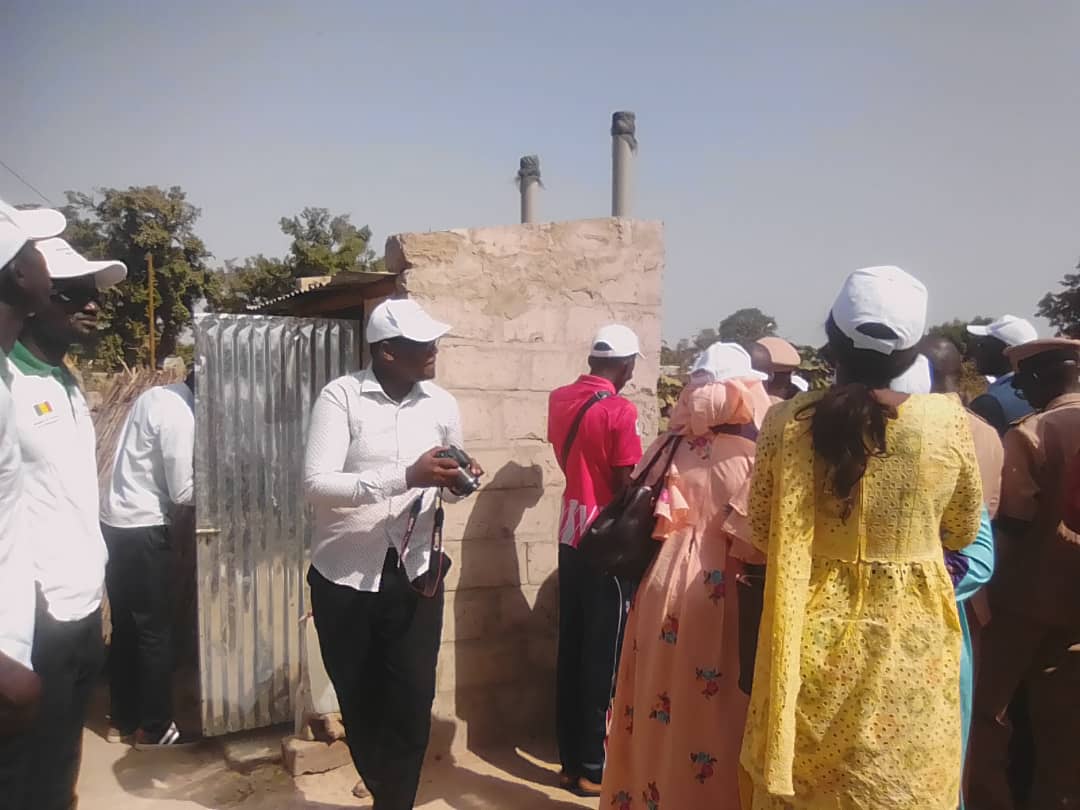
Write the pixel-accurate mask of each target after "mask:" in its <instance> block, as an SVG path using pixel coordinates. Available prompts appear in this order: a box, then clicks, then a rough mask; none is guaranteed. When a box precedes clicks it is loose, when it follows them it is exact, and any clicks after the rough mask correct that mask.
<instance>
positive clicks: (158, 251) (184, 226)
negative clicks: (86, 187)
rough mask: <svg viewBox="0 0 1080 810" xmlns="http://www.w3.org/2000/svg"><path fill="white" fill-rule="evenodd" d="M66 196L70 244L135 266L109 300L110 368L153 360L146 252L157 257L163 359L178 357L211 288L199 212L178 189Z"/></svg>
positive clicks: (101, 355)
mask: <svg viewBox="0 0 1080 810" xmlns="http://www.w3.org/2000/svg"><path fill="white" fill-rule="evenodd" d="M67 200H68V204H67V205H66V206H65V207H64V213H65V214H66V215H67V218H68V228H67V230H66V231H65V238H66V239H67V240H68V242H70V243H71V245H72V246H73V247H74V248H75V249H76V250H78V251H79V252H80V253H83V254H84V255H86V256H87V257H88V258H92V259H104V258H109V259H119V260H120V261H122V262H124V264H126V265H127V268H128V277H127V280H126V281H125V282H124V283H123V284H120V285H119V286H117V287H116V288H114V289H112V290H109V291H107V292H106V294H105V296H104V298H103V301H102V316H103V317H102V320H103V324H104V327H105V332H106V333H107V336H106V337H105V338H104V339H103V340H102V341H101V343H100V344H99V345H98V347H97V349H96V352H95V355H94V356H95V357H96V359H97V360H98V361H100V362H101V363H102V364H103V365H105V366H106V367H108V368H115V367H117V366H119V365H120V364H121V363H126V364H128V365H134V364H136V363H139V362H147V361H148V359H149V346H148V344H149V341H148V336H149V325H148V318H147V303H148V296H149V292H148V288H147V269H146V263H147V260H146V257H147V254H150V255H151V256H153V260H154V291H155V292H154V315H155V333H156V335H157V353H156V354H157V358H158V359H159V360H161V359H164V358H165V357H167V356H168V355H170V354H173V353H174V352H175V351H176V343H177V340H178V338H179V337H180V335H181V333H182V332H183V331H184V330H185V329H186V328H187V327H188V326H189V325H190V323H191V314H192V309H193V308H194V306H195V303H196V302H197V301H200V300H201V299H202V298H203V297H204V296H205V294H206V292H207V289H208V287H209V285H210V278H209V273H208V271H207V268H206V260H207V259H208V258H209V257H210V253H209V251H208V250H207V249H206V246H205V245H204V244H203V241H202V240H201V239H200V238H199V237H198V236H197V235H196V234H195V223H196V221H197V220H198V219H199V215H200V211H199V209H198V208H196V207H195V206H193V205H192V204H191V203H189V202H188V201H187V195H186V194H185V193H184V191H183V190H182V189H181V188H180V187H179V186H172V187H170V188H169V189H168V190H163V189H161V188H159V187H158V186H131V187H129V188H127V189H115V188H102V189H97V190H96V191H95V193H94V194H92V195H91V194H83V193H79V192H74V191H69V192H67Z"/></svg>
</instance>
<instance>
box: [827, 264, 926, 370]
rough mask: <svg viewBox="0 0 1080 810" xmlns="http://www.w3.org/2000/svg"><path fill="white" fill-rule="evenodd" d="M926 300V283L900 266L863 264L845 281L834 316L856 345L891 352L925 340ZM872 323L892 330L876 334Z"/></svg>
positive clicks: (835, 304)
mask: <svg viewBox="0 0 1080 810" xmlns="http://www.w3.org/2000/svg"><path fill="white" fill-rule="evenodd" d="M926 301H927V293H926V286H925V285H924V284H923V283H922V282H921V281H919V280H918V279H917V278H915V277H914V276H912V275H911V274H909V273H906V272H904V271H903V270H901V269H900V268H899V267H892V266H884V267H864V268H863V269H861V270H856V271H855V272H854V273H852V274H851V275H850V276H848V277H847V280H845V281H844V286H843V287H842V288H841V289H840V295H838V296H837V298H836V303H834V304H833V307H832V318H833V322H835V323H836V326H837V327H838V328H839V329H840V331H841V332H843V333H844V334H845V335H847V336H848V337H849V338H851V341H852V342H853V343H854V344H855V348H856V349H870V350H871V351H875V352H879V353H881V354H892V353H893V352H897V351H903V350H904V349H910V348H912V347H914V346H915V345H916V344H917V343H918V342H919V341H920V340H922V336H923V332H924V331H925V330H926ZM872 324H873V325H880V326H882V327H885V330H884V331H887V332H890V333H891V334H881V333H880V332H879V333H878V334H877V335H875V334H873V332H874V331H878V330H871V329H867V327H869V326H870V325H872Z"/></svg>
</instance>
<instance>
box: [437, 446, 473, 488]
mask: <svg viewBox="0 0 1080 810" xmlns="http://www.w3.org/2000/svg"><path fill="white" fill-rule="evenodd" d="M436 458H449V459H453V460H454V461H455V462H456V463H457V465H458V472H457V483H456V484H454V486H453V487H451V489H452V490H453V491H454V494H455V495H472V494H473V493H474V492H476V490H478V489H480V479H479V478H477V477H476V476H475V475H473V474H472V470H471V469H470V468H471V467H472V459H471V458H469V456H468V454H467V453H466V452H465V451H464V450H462V449H461V448H460V447H449V448H447V449H446V450H442V451H441V452H439V453H437V454H436Z"/></svg>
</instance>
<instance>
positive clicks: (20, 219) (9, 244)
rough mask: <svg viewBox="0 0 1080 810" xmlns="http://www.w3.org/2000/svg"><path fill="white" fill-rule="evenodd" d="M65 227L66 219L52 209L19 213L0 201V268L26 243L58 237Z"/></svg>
mask: <svg viewBox="0 0 1080 810" xmlns="http://www.w3.org/2000/svg"><path fill="white" fill-rule="evenodd" d="M66 227H67V219H66V218H65V217H64V215H63V214H61V213H60V212H59V211H56V210H54V209H52V208H29V209H27V210H25V211H21V210H19V209H18V208H16V207H14V206H13V205H9V204H8V203H6V202H4V201H3V200H0V267H3V266H4V265H5V264H7V263H8V262H10V261H11V260H12V259H14V258H15V256H16V254H18V252H19V251H20V250H22V247H23V245H25V244H26V243H27V242H29V241H31V240H34V239H49V238H51V237H53V236H59V235H60V234H61V233H63V231H64V228H66Z"/></svg>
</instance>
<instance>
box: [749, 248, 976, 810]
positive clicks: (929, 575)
mask: <svg viewBox="0 0 1080 810" xmlns="http://www.w3.org/2000/svg"><path fill="white" fill-rule="evenodd" d="M925 325H926V288H925V287H924V286H923V285H922V284H921V283H920V282H919V281H917V280H916V279H914V278H912V277H911V276H910V275H908V274H907V273H905V272H904V271H902V270H900V269H899V268H895V267H874V268H867V269H864V270H859V271H856V272H855V273H853V274H852V275H851V276H849V278H848V279H847V281H846V282H845V284H844V288H843V289H842V290H841V293H840V296H839V297H838V298H837V300H836V303H835V304H834V305H833V309H832V312H831V314H830V317H829V320H828V323H827V325H826V329H827V332H828V336H829V347H830V350H831V352H832V355H833V359H834V361H835V364H836V368H837V383H836V385H834V386H833V387H832V388H830V389H828V390H827V391H825V392H823V393H822V392H812V393H809V394H804V395H801V396H798V397H796V398H795V399H793V400H791V401H789V402H786V403H783V404H781V405H777V406H775V407H774V408H773V409H772V410H770V411H769V414H768V416H767V417H766V419H765V424H764V425H763V426H762V430H761V434H760V436H759V439H758V446H757V463H756V467H755V472H754V478H753V483H752V485H751V496H750V518H751V522H752V539H753V542H754V544H755V545H756V546H757V547H758V548H759V549H760V550H761V551H763V552H764V553H765V554H766V555H767V558H768V564H767V575H766V586H765V604H764V612H763V615H762V620H761V631H760V641H759V648H758V653H757V661H756V667H755V673H754V685H753V693H752V695H751V700H750V709H749V712H748V715H747V723H746V733H745V736H744V740H743V749H742V755H741V764H742V769H743V770H742V772H741V777H742V785H741V793H742V800H743V806H744V807H746V808H753V810H765V809H766V808H768V809H769V810H776V809H778V808H785V809H786V808H791V809H792V810H825V808H828V810H849V809H850V810H855V809H856V808H858V809H860V810H861V809H862V808H866V809H867V810H869V808H874V809H875V810H878V809H879V808H880V809H881V810H901V809H902V810H955V808H956V806H957V802H958V800H959V796H960V761H961V757H960V693H959V668H960V643H961V632H960V623H959V619H958V617H957V612H956V601H955V595H954V593H953V587H952V582H951V580H950V577H949V573H948V571H947V570H946V568H945V564H944V560H943V554H942V545H944V546H945V548H949V549H959V548H963V547H964V546H967V545H968V544H969V543H971V542H972V540H973V539H974V538H975V536H976V533H977V532H978V529H979V521H980V514H981V509H982V493H981V486H980V483H979V472H978V467H977V464H976V460H975V453H974V448H973V446H972V439H971V431H970V429H969V428H968V423H967V415H966V414H965V412H964V409H963V407H962V406H961V404H960V401H959V400H958V399H956V398H955V397H953V396H946V395H921V396H918V395H917V396H908V395H905V394H899V393H896V392H891V391H889V390H888V387H889V383H890V381H891V380H892V379H893V378H895V377H898V376H899V375H900V374H902V373H903V372H904V371H906V370H907V369H908V368H909V367H910V366H911V364H912V363H913V362H914V360H915V358H916V356H917V350H916V348H915V347H916V344H917V343H918V341H919V339H920V338H921V337H922V333H923V330H924V328H925Z"/></svg>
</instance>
